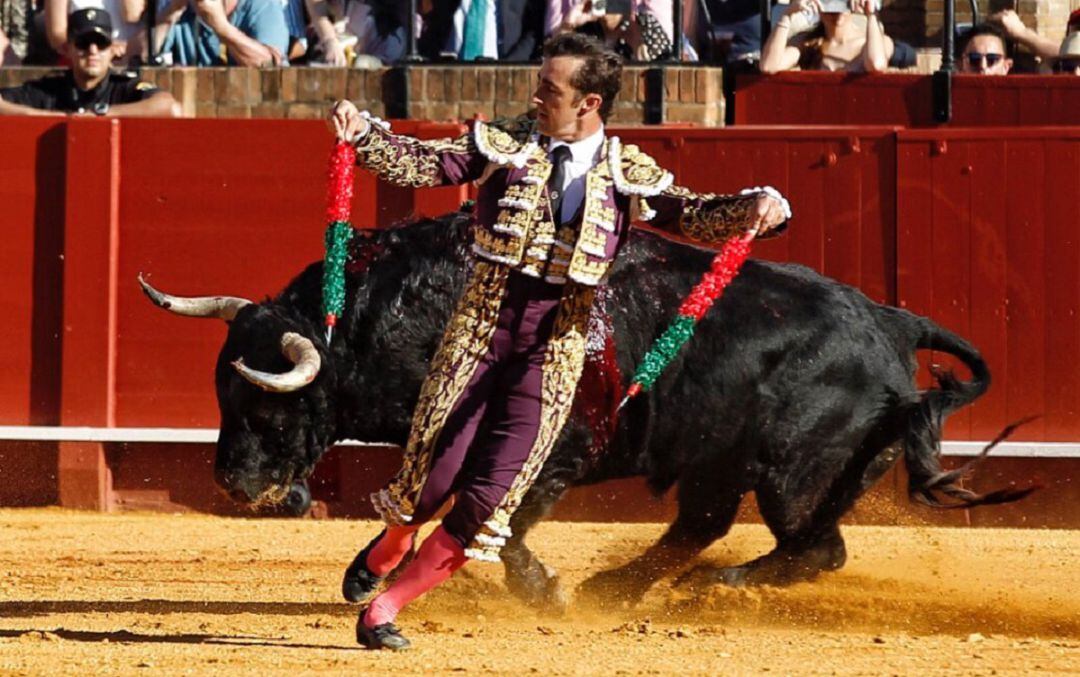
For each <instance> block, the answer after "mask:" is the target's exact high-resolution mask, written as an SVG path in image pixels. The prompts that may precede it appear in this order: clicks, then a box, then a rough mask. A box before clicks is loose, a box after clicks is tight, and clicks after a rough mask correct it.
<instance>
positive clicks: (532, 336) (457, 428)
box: [412, 272, 563, 548]
mask: <svg viewBox="0 0 1080 677" xmlns="http://www.w3.org/2000/svg"><path fill="white" fill-rule="evenodd" d="M562 293H563V286H562V285H557V284H550V283H548V282H544V281H543V280H540V279H537V278H533V277H529V276H526V275H523V274H521V273H517V272H512V273H510V278H509V280H508V281H507V285H506V295H505V297H504V298H503V303H502V307H501V308H500V310H499V317H498V321H497V324H496V328H495V333H494V335H493V337H492V339H491V344H490V346H489V347H488V352H487V354H486V355H484V357H483V359H481V361H480V363H479V364H478V365H477V367H476V372H475V373H474V374H473V377H472V379H471V380H470V381H469V384H468V385H467V386H466V388H465V391H464V392H463V393H462V395H461V397H460V398H459V399H458V401H457V403H456V404H455V405H454V408H453V409H452V410H451V412H450V415H449V417H448V418H447V420H446V424H445V426H444V427H443V430H442V433H441V435H440V436H439V439H438V441H437V442H436V445H435V449H434V450H433V453H432V460H431V469H430V472H429V473H428V477H427V482H426V483H425V484H424V489H423V491H421V493H420V497H419V499H418V501H417V503H416V506H415V509H414V512H413V519H412V524H414V525H419V524H421V523H423V522H426V521H428V520H430V519H431V518H432V516H434V515H435V513H436V512H438V510H439V508H441V507H442V506H443V504H444V503H446V501H447V499H448V498H450V496H454V498H455V500H454V506H453V508H451V509H450V511H449V512H448V513H447V514H446V516H445V517H443V521H442V526H443V528H444V529H445V530H446V532H447V533H448V534H450V536H451V537H452V538H453V539H454V540H455V541H457V543H458V544H459V545H461V547H462V548H467V547H469V543H470V542H471V541H472V540H473V536H475V535H476V533H477V531H479V529H480V526H481V525H482V524H483V523H484V521H485V520H487V519H488V518H489V517H491V515H492V513H494V511H495V508H496V507H498V505H499V503H500V502H501V501H502V499H503V497H504V496H505V495H506V493H507V492H508V491H509V490H510V486H511V485H512V484H513V482H514V478H515V477H517V475H518V473H519V472H520V471H521V468H522V466H523V465H524V464H525V462H526V461H527V460H528V458H529V452H530V451H531V450H532V447H533V443H534V441H535V440H536V435H537V431H538V429H539V426H540V400H541V386H542V384H543V365H544V353H545V349H546V347H547V342H548V338H549V337H550V336H551V330H552V327H553V326H554V324H555V316H556V314H557V313H558V310H559V301H560V299H561V298H562Z"/></svg>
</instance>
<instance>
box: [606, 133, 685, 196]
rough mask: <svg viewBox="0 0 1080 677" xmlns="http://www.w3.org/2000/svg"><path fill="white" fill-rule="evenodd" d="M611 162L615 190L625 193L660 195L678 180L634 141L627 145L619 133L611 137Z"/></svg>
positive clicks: (609, 144)
mask: <svg viewBox="0 0 1080 677" xmlns="http://www.w3.org/2000/svg"><path fill="white" fill-rule="evenodd" d="M608 163H609V169H610V170H611V177H612V179H614V181H615V189H616V190H617V191H619V192H620V193H622V194H623V195H640V196H642V197H651V196H653V195H659V194H660V193H661V192H663V191H664V189H666V188H667V187H668V186H670V185H671V182H672V181H673V180H674V179H675V177H674V176H672V174H671V172H669V171H667V170H666V169H664V168H663V167H661V166H660V165H658V164H656V160H654V159H652V158H651V157H650V156H649V155H647V154H646V153H644V152H643V151H642V150H641V149H640V148H638V147H637V146H635V145H634V144H627V145H625V146H623V145H622V144H621V143H620V142H619V137H617V136H613V137H611V138H610V139H608Z"/></svg>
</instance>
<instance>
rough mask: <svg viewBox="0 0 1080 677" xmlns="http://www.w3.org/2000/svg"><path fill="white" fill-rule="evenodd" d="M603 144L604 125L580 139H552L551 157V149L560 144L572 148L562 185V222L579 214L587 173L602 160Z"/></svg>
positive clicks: (583, 199) (549, 146)
mask: <svg viewBox="0 0 1080 677" xmlns="http://www.w3.org/2000/svg"><path fill="white" fill-rule="evenodd" d="M603 145H604V127H603V125H601V126H600V129H598V130H597V131H596V132H594V133H592V134H590V135H589V136H586V137H585V138H584V139H581V140H580V141H574V142H573V143H567V142H565V141H559V140H558V139H552V140H551V142H550V143H549V144H548V156H549V157H550V155H551V151H553V150H555V149H556V148H558V147H559V146H569V148H570V160H569V161H568V162H567V163H566V174H565V176H564V177H563V185H562V186H560V188H562V191H563V201H562V214H560V215H559V221H560V222H565V221H566V220H567V219H571V218H573V217H574V214H577V211H578V210H579V209H581V204H582V203H583V202H584V201H585V175H586V174H588V173H589V170H590V169H592V168H593V167H595V166H596V163H597V162H599V161H600V148H601V146H603Z"/></svg>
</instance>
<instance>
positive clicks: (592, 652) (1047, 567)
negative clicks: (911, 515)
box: [0, 509, 1080, 675]
mask: <svg viewBox="0 0 1080 677" xmlns="http://www.w3.org/2000/svg"><path fill="white" fill-rule="evenodd" d="M377 529H378V527H377V526H376V525H375V524H374V523H371V522H361V523H357V522H344V521H310V520H304V521H288V520H257V521H256V520H241V519H221V518H216V517H207V516H194V515H182V516H169V515H98V514H84V513H70V512H64V511H61V510H52V509H50V510H5V511H0V674H3V675H8V674H44V675H56V674H80V675H81V674H101V673H110V674H124V675H135V674H198V675H202V674H260V675H266V674H281V673H288V674H307V673H317V672H322V673H337V674H346V673H349V674H371V673H373V672H377V673H389V672H393V673H452V672H488V673H492V672H493V673H529V672H539V673H543V674H550V673H561V674H565V673H594V674H620V673H654V674H655V673H692V674H706V673H707V674H751V673H752V674H760V673H763V672H769V673H772V674H796V673H797V674H807V673H824V674H835V673H842V674H858V673H862V674H876V675H884V674H910V675H915V674H918V675H925V674H939V673H950V674H956V673H966V674H995V673H996V674H1030V673H1033V672H1044V673H1077V672H1080V531H1039V530H1023V531H1022V530H963V529H938V528H911V527H904V528H899V527H896V528H872V527H848V528H847V529H846V530H845V535H846V537H847V542H848V552H849V560H848V565H847V567H846V568H844V569H843V570H842V571H841V572H839V573H836V574H831V575H828V576H825V577H823V578H821V579H820V580H819V581H817V582H815V583H810V584H800V585H796V586H794V587H792V588H789V589H784V590H780V589H761V590H756V591H749V592H748V591H733V590H714V591H712V592H710V593H707V594H706V595H704V596H703V597H699V598H697V599H694V598H689V597H688V596H687V595H685V594H681V593H680V591H677V590H672V589H671V587H670V586H669V585H667V584H661V585H660V586H658V587H657V588H656V589H654V590H653V591H652V592H650V593H649V595H648V596H647V597H646V598H645V600H644V602H643V603H642V604H641V605H640V606H639V607H637V608H636V609H627V610H623V611H618V612H610V613H601V612H599V611H596V610H588V609H581V608H574V609H573V610H572V611H571V613H570V615H568V616H566V617H563V618H548V617H543V616H540V615H537V614H536V613H534V612H532V611H530V610H528V609H526V608H524V607H523V606H521V605H520V604H518V603H517V602H516V601H514V600H513V599H511V598H510V597H509V596H508V594H507V593H506V592H505V591H504V589H503V587H502V584H501V579H502V573H501V569H502V567H501V566H492V565H483V564H477V563H473V564H470V565H469V566H468V567H466V569H465V570H463V572H462V573H459V575H458V576H457V577H455V579H454V580H452V581H451V582H450V584H449V585H447V586H446V587H445V588H444V589H441V590H438V591H437V592H435V593H434V594H432V595H431V596H430V598H428V599H425V600H423V601H421V602H420V603H418V604H416V605H415V606H414V607H411V608H410V609H408V610H407V611H406V612H405V613H404V614H403V615H402V617H401V619H400V621H401V625H403V627H404V628H405V629H406V630H407V634H408V636H409V637H410V639H412V640H413V643H414V645H415V647H416V648H415V649H414V650H413V651H411V652H408V653H405V654H391V653H387V652H381V653H379V652H367V651H363V650H360V649H358V647H357V646H356V645H355V644H354V640H353V625H354V622H355V613H356V611H355V609H354V608H352V607H350V606H349V605H346V604H344V603H341V602H339V601H338V599H339V598H338V585H339V581H340V572H341V570H342V568H343V567H344V566H345V565H346V564H347V563H348V562H349V560H350V559H351V558H352V555H353V554H354V552H355V549H356V547H357V546H358V545H361V544H362V543H364V542H365V541H366V540H367V539H368V538H369V537H371V536H372V535H374V534H375V533H376V531H377ZM662 529H663V526H662V525H599V524H566V523H552V524H545V525H541V527H539V528H538V529H537V530H536V531H535V532H534V534H533V537H532V542H533V544H534V547H535V549H536V550H537V552H538V553H539V554H540V555H541V556H543V557H545V558H546V559H547V561H548V562H549V563H550V564H552V565H554V566H556V567H558V568H559V570H560V571H561V572H562V573H563V576H564V581H565V582H566V583H567V584H569V585H571V586H573V585H576V584H577V583H578V582H580V581H581V580H583V579H584V578H585V577H586V576H587V575H589V574H591V573H593V572H595V571H598V570H601V569H603V568H606V567H609V566H612V565H615V564H621V563H622V562H625V561H626V560H627V559H629V558H630V557H631V556H633V555H635V554H636V553H638V552H640V551H641V550H642V549H643V548H644V547H645V546H646V544H647V543H649V542H651V541H652V540H653V539H654V538H656V537H657V536H658V535H659V534H660V532H661V531H662ZM770 544H771V539H770V537H769V535H768V532H767V531H765V529H764V528H762V527H756V526H740V527H736V528H735V529H734V531H733V532H732V534H731V535H730V536H729V537H728V538H727V539H726V540H724V541H722V542H721V543H719V544H717V545H714V546H713V547H712V548H711V549H710V550H709V551H708V552H707V553H706V555H705V556H704V558H703V560H704V561H708V562H711V563H718V564H727V563H736V562H739V561H742V560H745V559H749V558H751V557H753V556H755V555H757V554H759V553H761V552H764V551H765V550H766V549H768V547H769V546H770Z"/></svg>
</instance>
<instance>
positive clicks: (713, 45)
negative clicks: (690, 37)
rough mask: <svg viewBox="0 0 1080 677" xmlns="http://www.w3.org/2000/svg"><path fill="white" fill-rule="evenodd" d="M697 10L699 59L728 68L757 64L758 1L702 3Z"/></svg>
mask: <svg viewBox="0 0 1080 677" xmlns="http://www.w3.org/2000/svg"><path fill="white" fill-rule="evenodd" d="M698 8H699V9H700V10H701V17H700V20H699V21H698V22H697V23H698V27H699V30H698V32H699V33H701V35H700V36H699V47H700V48H701V49H700V51H701V53H702V58H708V59H710V60H711V61H714V62H720V61H722V62H724V63H728V64H739V63H742V64H747V63H752V62H757V61H760V59H761V2H760V0H703V1H702V2H700V3H699V4H698Z"/></svg>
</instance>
